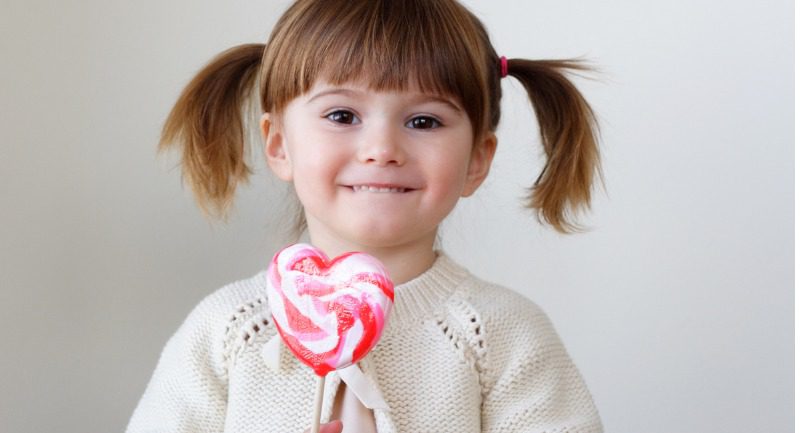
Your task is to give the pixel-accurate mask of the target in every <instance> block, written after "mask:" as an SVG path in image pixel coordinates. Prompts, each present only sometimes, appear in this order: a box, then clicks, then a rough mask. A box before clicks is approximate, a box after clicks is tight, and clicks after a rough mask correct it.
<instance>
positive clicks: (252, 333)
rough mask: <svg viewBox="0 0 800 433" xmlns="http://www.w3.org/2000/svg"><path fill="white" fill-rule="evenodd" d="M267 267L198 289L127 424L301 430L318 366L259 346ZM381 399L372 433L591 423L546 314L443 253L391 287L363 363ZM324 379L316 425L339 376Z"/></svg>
mask: <svg viewBox="0 0 800 433" xmlns="http://www.w3.org/2000/svg"><path fill="white" fill-rule="evenodd" d="M265 285H266V271H262V272H259V273H258V274H256V275H255V276H253V277H252V278H248V279H245V280H241V281H237V282H234V283H231V284H229V285H227V286H225V287H222V288H221V289H219V290H217V291H216V292H214V293H212V294H211V295H209V296H207V297H206V298H205V299H204V300H203V301H202V302H200V304H198V305H197V306H196V307H195V308H194V310H193V311H192V312H191V314H190V315H189V317H188V318H187V319H186V320H185V321H184V323H183V324H182V325H181V327H180V328H179V329H178V331H177V332H176V333H175V334H174V335H173V336H172V338H170V340H169V341H168V342H167V345H166V347H165V348H164V350H163V352H162V354H161V358H160V359H159V361H158V365H157V367H156V370H155V372H154V374H153V377H152V379H151V380H150V383H149V384H148V386H147V389H146V390H145V392H144V395H143V396H142V398H141V400H140V401H139V404H138V406H137V407H136V410H135V411H134V413H133V417H132V418H131V420H130V423H129V425H128V429H127V432H128V433H139V432H186V433H188V432H193V433H204V432H229V433H260V432H275V433H302V432H303V430H305V429H306V428H308V427H309V425H310V424H311V416H312V413H313V406H314V393H315V389H316V386H315V384H316V380H317V379H316V376H315V375H314V373H313V372H312V371H311V369H309V368H307V367H306V366H304V365H302V364H300V363H299V361H297V360H295V359H294V358H293V356H292V355H291V353H290V352H289V351H288V350H284V351H282V355H281V356H282V359H281V367H280V370H279V371H274V370H272V369H270V368H269V367H267V366H266V364H265V363H264V360H263V358H262V357H261V348H262V347H263V345H264V343H266V342H267V341H268V340H269V339H270V338H271V337H272V336H273V335H275V334H276V332H277V331H276V329H275V326H274V324H273V323H272V317H271V315H270V311H269V305H267V301H266V294H265ZM359 366H360V367H361V369H362V370H363V371H364V372H365V373H366V375H367V376H368V377H369V378H370V379H371V380H372V381H373V382H374V384H375V385H376V386H377V387H378V388H379V389H380V391H381V393H382V394H383V397H384V399H385V400H386V402H387V403H388V405H389V407H390V409H389V410H388V411H385V410H381V409H376V410H375V411H374V416H375V422H376V425H377V429H378V432H379V433H390V432H409V433H419V432H454V433H456V432H457V433H468V432H552V433H556V432H559V433H566V432H570V433H578V432H581V433H596V432H602V425H601V423H600V418H599V416H598V413H597V410H596V409H595V406H594V403H593V401H592V397H591V395H590V394H589V391H588V390H587V388H586V385H585V384H584V381H583V379H582V378H581V376H580V373H579V372H578V370H577V369H576V368H575V365H574V364H573V362H572V361H571V359H570V357H569V355H568V354H567V352H566V350H565V348H564V346H563V344H562V343H561V340H560V339H559V337H558V335H557V334H556V332H555V330H554V329H553V326H552V324H551V322H550V320H549V319H548V317H547V316H546V315H545V313H544V312H543V311H542V310H541V309H540V308H539V307H538V306H537V305H536V304H534V303H533V302H531V301H530V300H528V299H527V298H525V297H523V296H521V295H519V294H517V293H516V292H513V291H511V290H509V289H506V288H503V287H499V286H496V285H493V284H490V283H486V282H484V281H481V280H479V279H477V278H476V277H474V276H472V275H471V274H470V273H469V272H467V271H466V270H465V269H464V268H462V267H461V266H459V265H457V264H456V263H454V262H453V261H452V260H451V259H450V258H449V257H448V256H447V255H445V254H442V253H440V254H439V257H438V258H437V260H436V262H435V263H434V265H433V266H432V267H431V268H430V269H429V270H427V271H426V272H425V273H423V274H422V275H420V276H418V277H417V278H415V279H413V280H411V281H409V282H407V283H405V284H402V285H399V286H397V287H395V305H394V308H393V310H392V312H391V316H390V318H389V321H388V324H387V325H386V329H385V330H384V334H383V337H382V338H381V340H380V342H379V343H378V345H377V346H375V348H374V349H373V350H372V352H370V354H369V355H367V357H366V358H364V359H363V360H362V361H361V362H359ZM340 383H342V382H341V379H340V378H339V377H338V375H337V374H336V372H332V373H330V374H329V375H328V377H327V378H326V387H325V398H324V400H323V407H322V422H327V421H329V418H330V416H331V412H332V410H333V400H334V397H335V395H336V391H337V389H338V386H339V384H340Z"/></svg>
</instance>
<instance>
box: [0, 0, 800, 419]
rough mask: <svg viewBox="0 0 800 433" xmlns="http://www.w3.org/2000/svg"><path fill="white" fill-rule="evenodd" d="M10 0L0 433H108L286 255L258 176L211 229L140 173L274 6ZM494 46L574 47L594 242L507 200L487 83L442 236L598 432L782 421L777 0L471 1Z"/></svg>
mask: <svg viewBox="0 0 800 433" xmlns="http://www.w3.org/2000/svg"><path fill="white" fill-rule="evenodd" d="M75 3H78V2H55V1H50V2H42V1H36V0H33V1H31V0H27V1H24V2H23V1H22V0H6V1H5V2H4V3H3V6H2V8H1V9H0V56H2V63H3V66H2V68H0V113H1V114H0V130H2V133H3V136H4V139H3V141H2V143H1V144H0V175H1V176H2V178H0V179H1V181H0V202H1V203H2V207H3V209H2V211H1V212H0V242H1V244H0V245H2V247H0V344H1V345H2V355H0V426H3V427H2V428H1V429H0V430H2V431H4V432H46V431H59V432H62V433H72V432H75V433H77V432H86V431H98V432H100V431H108V432H111V431H121V430H122V429H123V428H124V426H125V424H126V422H127V419H128V417H129V416H130V414H131V411H132V410H133V408H134V406H135V404H136V402H137V400H138V398H139V397H140V395H141V393H142V392H143V391H144V387H145V385H146V383H147V380H148V379H149V377H150V374H151V373H152V370H153V368H154V366H155V363H156V361H157V358H158V355H159V352H160V350H161V348H162V346H163V345H164V343H165V342H166V340H167V338H169V336H170V335H171V334H172V333H173V332H174V331H175V330H176V329H177V327H178V325H179V324H180V322H181V321H182V320H183V318H184V317H185V316H186V314H187V313H188V312H189V310H190V309H191V308H192V306H193V305H194V304H196V303H197V302H198V301H199V300H200V299H201V298H202V297H203V296H204V295H205V294H207V293H209V292H211V291H213V290H214V289H216V288H218V287H220V286H221V285H223V284H224V283H227V282H230V281H232V280H235V279H239V278H244V277H248V276H250V275H252V274H254V273H256V272H257V271H258V270H259V269H261V268H262V267H263V266H264V265H265V263H266V260H267V259H268V258H269V257H270V256H271V254H272V253H273V251H274V250H275V248H276V247H277V246H278V245H279V243H280V242H281V241H280V239H278V238H277V237H276V235H275V234H274V232H275V231H274V227H272V226H270V225H269V224H268V223H267V221H268V215H269V214H270V213H269V207H270V206H274V202H276V201H279V200H280V197H281V196H280V192H279V191H278V189H277V188H276V183H275V181H273V180H272V179H271V178H270V177H269V175H268V174H267V173H266V171H265V169H264V165H263V163H261V162H260V160H259V158H258V153H257V152H256V153H254V155H255V156H254V158H253V160H254V161H255V164H256V167H257V168H258V175H257V176H256V177H255V178H253V182H252V186H251V187H249V188H245V189H243V190H242V191H241V193H240V197H239V200H238V202H237V206H238V208H237V213H236V214H235V215H234V217H233V218H232V221H231V223H230V224H229V225H228V226H218V227H216V228H213V229H212V227H211V226H209V224H208V223H207V222H205V221H204V220H203V219H202V217H201V215H200V213H199V212H198V211H197V209H196V208H195V207H194V204H193V202H192V198H191V194H190V192H189V190H188V188H182V187H181V186H180V180H179V169H177V168H175V165H176V161H177V159H176V158H175V157H174V155H172V156H168V157H167V158H163V159H156V156H155V144H156V140H157V137H158V133H159V128H160V126H161V122H162V121H163V119H164V118H165V116H166V114H167V112H168V110H169V109H170V107H171V104H172V103H173V102H174V101H175V98H176V97H177V95H178V92H179V91H180V89H181V88H182V86H183V85H184V84H185V83H186V82H187V81H188V79H189V78H190V77H191V75H192V73H193V72H194V71H196V70H197V69H198V68H199V67H200V66H201V65H202V64H203V63H204V62H206V61H207V60H208V59H210V58H211V57H212V56H213V55H214V54H216V53H218V52H219V51H222V50H224V49H226V48H228V47H230V46H232V45H234V44H238V43H244V42H254V41H264V40H265V38H266V36H267V35H268V32H269V30H270V28H271V26H272V24H273V23H274V22H275V20H276V19H277V16H278V14H279V12H281V11H283V10H284V8H285V5H286V4H287V1H265V0H262V1H253V0H247V1H237V2H233V3H231V2H211V1H193V2H188V1H170V2H156V1H152V0H145V1H139V2H126V1H119V0H115V1H93V0H87V1H83V2H79V4H75ZM467 4H468V5H469V6H470V7H472V8H473V10H474V11H475V12H476V13H477V14H478V15H479V16H480V17H481V18H483V19H484V20H485V23H486V25H487V27H488V28H489V29H490V32H491V34H492V36H493V38H494V42H495V45H496V47H497V49H498V51H499V52H500V53H502V54H505V55H507V56H509V57H531V58H548V57H575V56H581V55H585V56H587V57H588V58H589V59H591V60H594V61H596V62H597V64H599V65H600V66H601V67H602V68H603V69H604V71H605V75H603V78H602V81H588V80H578V81H577V83H578V85H579V87H580V88H581V89H582V90H583V91H584V92H585V95H586V97H587V98H588V100H589V101H590V102H591V103H592V104H593V106H594V108H595V110H596V111H597V113H598V115H599V117H600V120H601V126H602V128H603V136H602V138H603V143H602V146H603V149H602V151H603V156H604V158H605V159H604V161H605V167H604V168H605V173H606V180H607V183H606V186H607V191H608V193H607V194H606V193H605V192H602V191H599V192H598V194H597V195H596V201H595V205H594V208H593V213H592V214H591V215H590V216H589V217H587V218H585V219H584V221H585V222H586V223H587V224H589V225H591V226H592V227H594V230H593V231H592V232H590V233H588V234H583V235H575V236H572V237H563V236H557V235H555V234H554V233H553V232H552V231H548V230H544V229H542V228H541V227H539V226H537V225H536V224H535V223H534V222H533V220H532V219H531V218H530V217H529V215H527V214H526V213H525V212H524V211H523V210H521V209H520V207H519V206H518V203H519V198H520V197H521V196H522V194H523V187H524V186H525V185H528V184H530V183H531V181H532V180H533V179H534V177H535V174H536V173H538V170H539V169H540V167H541V164H542V160H541V158H540V156H539V155H540V151H539V147H538V144H537V143H538V142H537V139H536V134H537V129H536V128H537V127H536V125H535V124H534V123H532V122H531V120H532V114H531V111H530V108H528V106H527V102H526V100H525V97H524V92H523V91H522V89H521V87H520V86H519V84H518V83H515V82H514V81H513V80H506V81H504V83H503V87H504V91H505V95H506V96H505V98H504V101H503V109H504V112H505V114H504V117H503V120H502V121H501V127H500V131H499V136H500V142H501V146H500V150H499V154H498V156H497V162H496V165H495V166H494V168H493V173H492V174H491V176H490V178H489V179H488V181H487V183H486V185H485V187H484V188H483V189H482V190H481V191H480V192H479V194H478V195H477V197H475V198H473V199H470V200H469V201H467V202H465V203H463V205H460V206H459V209H458V210H457V212H456V213H455V214H454V215H453V216H452V218H451V219H450V220H449V221H448V222H447V225H446V228H445V230H444V233H443V239H444V246H445V248H446V249H447V250H448V251H450V253H451V254H452V255H453V256H455V257H456V258H457V259H459V260H460V261H462V262H463V263H464V264H466V265H468V266H469V267H471V268H472V269H474V272H475V273H476V274H478V275H479V276H482V277H484V278H487V279H491V280H494V281H497V282H500V283H503V284H506V285H508V286H510V287H513V288H515V289H517V290H519V291H521V292H523V293H524V294H526V295H527V296H529V297H530V298H532V299H534V300H535V301H536V302H538V303H539V304H540V305H541V306H542V307H543V308H544V309H545V310H546V311H547V312H548V313H549V314H550V316H551V318H552V320H553V322H554V323H555V325H556V328H557V329H558V331H559V332H560V334H561V336H562V338H563V340H564V342H565V344H566V346H567V348H568V350H569V351H570V353H571V354H572V356H573V358H574V360H575V362H576V363H577V364H578V366H579V367H580V369H581V371H582V372H583V374H584V376H585V378H586V380H587V382H588V384H589V386H590V388H591V390H592V393H593V395H594V397H595V400H596V402H597V405H598V407H599V409H600V411H601V414H602V417H603V420H604V422H605V425H606V429H607V431H608V432H631V433H634V432H653V433H656V432H664V433H667V432H670V433H671V432H726V433H727V432H754V431H757V432H767V431H768V432H789V431H791V430H792V425H793V412H792V411H793V405H792V403H793V369H792V366H793V350H792V349H793V307H792V306H793V292H792V282H793V275H794V274H793V265H792V262H793V244H792V236H791V234H792V232H793V208H792V200H793V196H794V195H793V186H792V179H793V146H792V143H793V105H792V101H793V93H794V92H793V90H794V87H793V86H794V84H793V62H792V59H793V57H792V56H793V47H794V46H793V43H792V31H793V21H792V10H793V4H792V2H791V1H788V0H781V1H768V2H753V1H742V0H736V1H729V2H719V1H710V0H693V1H689V0H676V1H671V2H640V1H618V2H598V1H573V0H562V1H547V2H545V1H542V2H530V1H513V0H493V1H491V2H488V1H479V0H471V1H468V2H467Z"/></svg>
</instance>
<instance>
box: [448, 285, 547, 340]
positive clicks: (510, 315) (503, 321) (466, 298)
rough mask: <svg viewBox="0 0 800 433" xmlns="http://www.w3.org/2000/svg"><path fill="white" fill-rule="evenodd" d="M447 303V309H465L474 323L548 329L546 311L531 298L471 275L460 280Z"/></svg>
mask: <svg viewBox="0 0 800 433" xmlns="http://www.w3.org/2000/svg"><path fill="white" fill-rule="evenodd" d="M448 304H449V307H450V310H455V311H461V312H462V313H463V312H467V311H469V314H470V316H471V317H470V320H472V319H473V318H474V319H475V321H476V322H477V321H484V322H486V323H487V324H489V323H491V324H493V325H495V326H497V325H503V326H522V327H534V328H539V329H542V330H548V331H549V330H551V329H550V328H551V324H550V320H549V318H548V316H547V314H546V313H545V311H544V310H543V309H542V308H541V307H540V306H539V304H537V303H536V302H535V301H533V300H532V299H530V298H528V297H526V296H524V295H523V294H521V293H520V292H518V291H516V290H513V289H511V288H508V287H506V286H504V285H500V284H496V283H493V282H490V281H487V280H484V279H482V278H479V277H477V276H475V275H472V274H469V276H468V278H466V279H465V280H464V281H463V282H462V284H461V285H460V287H459V290H458V291H456V292H455V294H454V296H453V297H452V298H451V299H450V302H448Z"/></svg>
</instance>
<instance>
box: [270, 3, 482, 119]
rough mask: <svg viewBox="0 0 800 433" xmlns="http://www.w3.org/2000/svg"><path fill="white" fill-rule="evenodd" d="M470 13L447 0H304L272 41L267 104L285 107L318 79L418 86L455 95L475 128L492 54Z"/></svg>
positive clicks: (374, 86) (389, 87)
mask: <svg viewBox="0 0 800 433" xmlns="http://www.w3.org/2000/svg"><path fill="white" fill-rule="evenodd" d="M472 18H473V17H472V15H471V14H470V13H469V12H468V11H467V10H466V9H464V8H463V7H462V6H461V5H459V4H458V3H456V2H453V1H447V0H444V1H443V0H347V1H345V0H326V1H304V0H300V1H298V2H296V3H295V4H294V5H292V7H291V8H290V9H289V10H288V11H287V13H286V14H285V15H284V19H282V20H281V21H279V22H278V24H277V25H276V28H275V30H274V31H273V34H272V36H271V38H270V42H269V44H268V45H267V48H266V52H265V55H264V62H263V64H262V67H263V68H264V69H262V72H263V73H262V77H264V81H263V82H262V88H261V90H262V92H261V95H262V98H263V100H262V106H263V108H264V110H265V111H277V112H280V111H281V110H282V109H283V108H285V106H286V104H288V103H289V102H290V101H291V100H292V99H294V98H296V97H298V96H300V95H302V94H305V93H307V92H308V91H309V90H310V89H311V87H312V86H313V85H314V83H315V82H316V81H317V80H320V79H322V80H325V81H328V82H330V83H331V84H333V85H342V84H346V83H351V82H362V83H366V85H367V86H368V87H369V88H370V89H371V90H374V91H407V90H410V89H419V90H420V91H421V92H423V93H429V94H436V95H439V96H446V97H451V98H454V99H455V100H457V101H458V102H459V104H460V105H461V106H463V107H464V108H465V110H466V111H467V114H468V115H469V117H470V120H471V122H472V125H473V130H474V131H475V132H476V134H477V133H478V131H481V130H484V129H485V126H484V123H485V118H486V114H485V112H486V111H487V110H488V107H487V106H488V91H487V83H486V80H487V78H486V77H487V71H486V69H487V66H486V63H487V58H488V53H486V49H485V46H484V44H483V43H481V42H482V41H481V39H480V36H479V32H478V31H477V30H479V29H476V28H475V25H476V20H473V19H472Z"/></svg>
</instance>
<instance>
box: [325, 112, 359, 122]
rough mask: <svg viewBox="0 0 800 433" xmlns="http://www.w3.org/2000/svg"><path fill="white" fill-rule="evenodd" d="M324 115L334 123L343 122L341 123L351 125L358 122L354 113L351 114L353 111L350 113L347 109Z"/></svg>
mask: <svg viewBox="0 0 800 433" xmlns="http://www.w3.org/2000/svg"><path fill="white" fill-rule="evenodd" d="M325 117H327V118H328V119H330V120H332V121H334V122H336V123H343V124H346V125H352V124H353V123H358V122H357V121H356V120H357V118H356V116H355V114H353V113H351V112H349V111H345V110H337V111H334V112H333V113H331V114H328V115H327V116H325Z"/></svg>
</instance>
